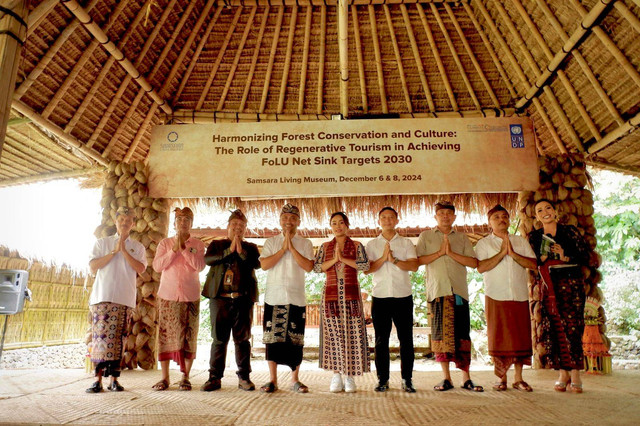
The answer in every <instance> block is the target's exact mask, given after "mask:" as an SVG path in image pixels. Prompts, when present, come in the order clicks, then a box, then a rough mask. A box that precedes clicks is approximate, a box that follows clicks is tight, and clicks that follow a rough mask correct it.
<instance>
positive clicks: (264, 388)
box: [260, 382, 278, 393]
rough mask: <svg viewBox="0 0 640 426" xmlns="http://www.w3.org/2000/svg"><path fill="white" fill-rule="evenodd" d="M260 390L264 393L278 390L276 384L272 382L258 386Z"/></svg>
mask: <svg viewBox="0 0 640 426" xmlns="http://www.w3.org/2000/svg"><path fill="white" fill-rule="evenodd" d="M260 390H261V391H262V392H264V393H273V392H275V391H277V390H278V386H276V384H275V383H273V382H267V383H265V384H264V385H262V386H260Z"/></svg>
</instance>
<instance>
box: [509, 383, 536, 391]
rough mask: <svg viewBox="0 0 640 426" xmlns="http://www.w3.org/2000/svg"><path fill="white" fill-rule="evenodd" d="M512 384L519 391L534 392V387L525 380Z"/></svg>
mask: <svg viewBox="0 0 640 426" xmlns="http://www.w3.org/2000/svg"><path fill="white" fill-rule="evenodd" d="M511 386H513V388H514V389H516V390H519V391H523V392H533V388H532V387H531V386H529V383H527V382H525V381H524V380H520V381H519V382H515V383H514V384H512V385H511Z"/></svg>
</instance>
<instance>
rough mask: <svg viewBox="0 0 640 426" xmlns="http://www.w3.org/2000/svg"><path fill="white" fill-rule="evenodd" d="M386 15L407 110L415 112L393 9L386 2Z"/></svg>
mask: <svg viewBox="0 0 640 426" xmlns="http://www.w3.org/2000/svg"><path fill="white" fill-rule="evenodd" d="M382 9H383V10H384V15H385V17H386V18H387V26H388V27H389V35H390V36H391V46H393V53H394V54H395V56H396V63H397V64H398V74H399V75H400V82H401V83H402V92H403V93H404V100H405V102H406V104H407V110H408V111H409V112H413V107H412V106H411V95H409V87H408V86H407V76H406V74H405V72H404V66H403V65H402V55H401V54H400V48H399V47H398V39H397V38H396V32H395V29H394V28H393V20H392V19H391V11H390V10H389V6H387V5H386V4H384V5H382Z"/></svg>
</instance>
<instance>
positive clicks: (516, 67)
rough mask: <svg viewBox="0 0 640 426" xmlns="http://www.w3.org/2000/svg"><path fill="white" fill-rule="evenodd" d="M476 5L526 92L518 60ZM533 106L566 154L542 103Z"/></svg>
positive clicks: (492, 22) (478, 3)
mask: <svg viewBox="0 0 640 426" xmlns="http://www.w3.org/2000/svg"><path fill="white" fill-rule="evenodd" d="M477 5H478V10H479V11H480V13H481V14H482V16H483V17H484V20H485V22H486V23H487V25H488V26H489V28H490V29H491V31H492V32H493V34H494V37H495V39H496V40H497V41H498V43H499V44H500V47H501V49H502V51H503V52H504V54H505V55H506V56H507V59H509V62H510V63H511V66H512V67H513V69H514V70H515V72H516V75H517V76H518V78H519V79H520V81H521V82H522V84H523V85H524V89H525V91H526V90H528V89H529V87H530V85H529V81H528V80H527V77H526V76H525V74H524V72H523V71H522V68H521V67H520V64H519V63H518V60H517V59H516V57H515V56H514V55H513V53H512V52H511V49H510V48H509V46H508V45H507V42H506V41H505V40H504V38H503V37H502V34H501V33H500V30H499V29H498V27H497V25H496V23H495V22H494V21H493V18H491V15H490V14H489V11H488V10H487V8H486V7H485V6H484V4H483V3H482V2H481V1H478V2H477ZM534 106H535V108H536V110H537V111H538V113H539V114H540V117H541V118H542V121H544V123H545V125H546V126H547V129H548V130H549V133H551V137H552V138H553V140H554V142H555V143H556V146H557V147H558V149H559V150H560V152H561V153H562V154H566V153H567V148H566V147H565V146H564V144H563V143H562V140H561V139H560V135H558V132H557V131H556V129H555V128H554V127H553V123H552V122H551V119H550V118H549V116H548V115H547V112H546V111H545V110H544V107H543V105H542V103H541V102H540V100H539V99H538V98H535V99H534ZM538 151H541V148H539V149H538Z"/></svg>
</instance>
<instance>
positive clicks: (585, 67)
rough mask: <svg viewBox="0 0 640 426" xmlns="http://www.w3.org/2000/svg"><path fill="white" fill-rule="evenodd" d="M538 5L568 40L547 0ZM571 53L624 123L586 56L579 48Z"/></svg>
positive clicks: (605, 103) (612, 111) (538, 1)
mask: <svg viewBox="0 0 640 426" xmlns="http://www.w3.org/2000/svg"><path fill="white" fill-rule="evenodd" d="M536 5H537V6H538V7H539V8H540V9H541V10H542V12H543V13H544V15H545V16H546V17H547V20H548V21H549V22H550V23H551V26H553V28H554V29H555V30H556V33H557V34H558V35H559V36H560V39H561V40H562V42H563V43H566V42H567V40H569V36H568V35H567V34H566V33H565V31H564V28H563V27H562V25H561V24H560V22H559V21H558V18H556V16H555V14H554V13H553V12H552V11H551V9H550V8H549V6H548V5H547V3H546V2H545V0H536ZM571 54H572V55H573V57H574V58H575V60H576V62H578V65H579V66H580V68H581V69H582V72H584V74H585V75H586V76H587V79H588V80H589V82H590V83H591V85H592V86H593V88H594V89H595V91H596V93H597V94H598V96H599V97H600V100H601V101H602V102H603V103H604V105H605V107H606V108H607V110H608V111H609V113H610V114H611V115H612V116H613V118H614V119H615V121H616V122H617V123H618V125H620V126H621V125H623V124H624V119H623V118H622V116H621V115H620V113H619V112H618V110H617V109H616V106H615V105H614V104H613V102H612V101H611V99H610V98H609V95H608V94H607V92H605V90H604V89H603V87H602V85H601V84H600V82H599V81H598V78H597V77H596V76H595V74H594V73H593V71H592V70H591V67H590V66H589V64H588V63H587V61H586V59H585V58H584V56H582V54H581V53H580V51H579V50H578V49H574V50H572V51H571Z"/></svg>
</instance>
